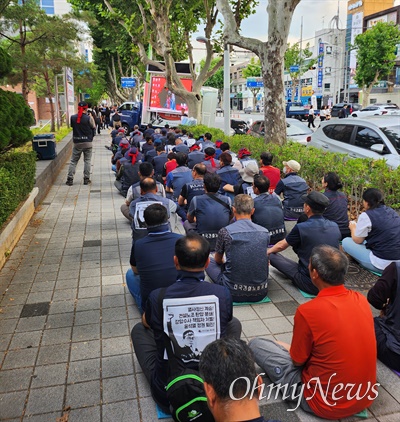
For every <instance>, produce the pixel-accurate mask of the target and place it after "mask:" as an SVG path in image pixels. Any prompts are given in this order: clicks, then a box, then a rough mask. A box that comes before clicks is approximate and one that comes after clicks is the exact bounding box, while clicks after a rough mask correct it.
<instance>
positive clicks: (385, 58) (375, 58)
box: [353, 22, 400, 107]
mask: <svg viewBox="0 0 400 422" xmlns="http://www.w3.org/2000/svg"><path fill="white" fill-rule="evenodd" d="M399 43H400V29H399V28H398V27H397V26H396V25H394V24H392V23H386V22H378V23H377V24H376V25H374V26H373V27H372V28H371V29H368V30H367V31H365V32H363V33H362V34H360V35H357V37H356V38H355V40H354V46H353V47H354V48H355V49H356V50H357V69H356V74H355V77H354V79H355V81H356V83H357V85H358V86H359V87H360V88H362V90H363V107H366V106H367V105H368V99H369V94H370V92H371V90H372V87H373V86H374V85H375V84H376V83H377V82H378V81H379V80H381V79H383V78H384V77H386V76H387V75H388V74H389V73H390V72H391V71H392V70H393V67H394V64H395V61H396V46H397V44H399Z"/></svg>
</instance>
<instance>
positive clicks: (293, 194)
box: [275, 160, 308, 220]
mask: <svg viewBox="0 0 400 422" xmlns="http://www.w3.org/2000/svg"><path fill="white" fill-rule="evenodd" d="M283 165H284V168H283V172H284V173H285V177H284V178H283V179H282V180H280V181H279V182H278V184H277V185H276V188H275V193H276V194H277V195H280V194H281V193H282V194H283V209H284V212H285V219H287V220H297V219H298V218H299V217H300V215H301V214H302V212H303V200H302V198H301V197H302V196H303V195H306V194H307V191H308V185H307V183H306V181H305V180H304V179H302V178H301V177H300V176H298V175H297V172H299V171H300V168H301V166H300V164H299V163H298V162H297V161H295V160H289V161H284V162H283Z"/></svg>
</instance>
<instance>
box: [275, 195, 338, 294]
mask: <svg viewBox="0 0 400 422" xmlns="http://www.w3.org/2000/svg"><path fill="white" fill-rule="evenodd" d="M301 200H302V202H303V204H304V207H303V209H304V213H305V214H306V215H307V217H308V220H307V221H304V222H303V223H298V224H296V225H295V226H294V227H293V229H292V231H291V232H290V233H289V234H288V235H287V236H286V238H285V239H283V240H281V241H280V242H278V243H277V244H276V245H274V246H273V247H272V248H270V249H268V252H267V255H268V256H269V260H270V264H271V265H272V266H273V267H275V268H276V269H277V270H278V271H280V272H281V273H282V274H284V275H285V276H286V277H288V278H289V279H290V280H292V283H293V284H294V285H295V286H297V287H298V288H299V289H301V290H303V292H306V293H309V294H313V295H317V294H318V289H317V288H316V287H315V286H314V284H313V283H312V281H311V278H310V273H309V269H308V264H309V261H310V256H311V251H312V249H313V248H314V246H319V245H323V244H324V245H329V246H332V247H334V248H339V241H340V239H341V237H342V236H341V234H340V230H339V226H338V225H337V224H336V223H335V222H333V221H330V220H327V219H326V218H324V217H323V216H322V214H323V212H324V211H325V209H326V207H327V206H328V205H329V199H328V198H327V197H326V196H325V195H323V194H322V193H320V192H317V191H311V192H310V193H309V194H308V195H303V196H302V198H301ZM289 246H292V248H293V250H294V252H295V253H296V254H297V256H298V257H299V262H298V263H296V262H294V261H292V260H291V259H289V258H286V257H285V256H283V255H281V254H280V253H278V252H282V251H284V250H285V249H287V248H288V247H289Z"/></svg>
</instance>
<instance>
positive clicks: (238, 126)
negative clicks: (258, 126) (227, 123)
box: [231, 119, 249, 135]
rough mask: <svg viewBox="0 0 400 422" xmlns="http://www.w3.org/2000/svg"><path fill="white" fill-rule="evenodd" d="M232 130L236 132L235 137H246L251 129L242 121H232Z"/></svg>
mask: <svg viewBox="0 0 400 422" xmlns="http://www.w3.org/2000/svg"><path fill="white" fill-rule="evenodd" d="M231 129H233V130H234V131H235V135H246V133H247V131H248V130H249V127H248V126H247V122H246V121H244V120H241V119H231Z"/></svg>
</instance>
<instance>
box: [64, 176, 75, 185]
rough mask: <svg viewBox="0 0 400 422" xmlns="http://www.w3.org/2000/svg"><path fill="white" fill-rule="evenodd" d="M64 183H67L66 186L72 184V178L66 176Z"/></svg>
mask: <svg viewBox="0 0 400 422" xmlns="http://www.w3.org/2000/svg"><path fill="white" fill-rule="evenodd" d="M65 184H66V185H68V186H72V185H73V184H74V179H71V178H70V177H68V179H67V181H66V182H65Z"/></svg>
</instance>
